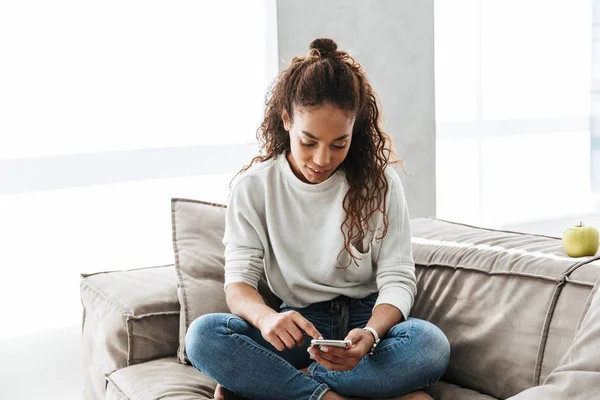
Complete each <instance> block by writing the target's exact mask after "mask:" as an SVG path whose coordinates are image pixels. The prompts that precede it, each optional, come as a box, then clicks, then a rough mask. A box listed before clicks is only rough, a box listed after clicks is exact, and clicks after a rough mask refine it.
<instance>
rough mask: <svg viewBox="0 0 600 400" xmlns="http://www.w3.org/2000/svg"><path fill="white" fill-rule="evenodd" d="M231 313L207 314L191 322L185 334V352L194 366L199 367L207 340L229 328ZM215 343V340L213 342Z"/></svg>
mask: <svg viewBox="0 0 600 400" xmlns="http://www.w3.org/2000/svg"><path fill="white" fill-rule="evenodd" d="M229 317H231V315H230V314H224V313H214V314H205V315H202V316H200V317H198V318H196V319H195V320H194V321H192V323H191V324H190V326H189V328H188V330H187V332H186V334H185V352H186V354H187V357H188V358H189V360H190V362H191V363H192V365H193V366H195V367H196V368H198V365H199V364H201V362H202V354H203V353H202V350H203V349H206V347H207V346H206V345H205V344H206V341H209V340H210V338H214V337H215V335H218V334H219V333H225V331H226V330H227V320H228V319H229ZM213 344H214V342H213Z"/></svg>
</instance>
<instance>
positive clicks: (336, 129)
mask: <svg viewBox="0 0 600 400" xmlns="http://www.w3.org/2000/svg"><path fill="white" fill-rule="evenodd" d="M354 119H355V116H354V113H353V112H351V111H346V110H342V109H340V108H338V107H335V106H332V105H329V104H325V105H321V106H313V107H296V108H295V109H294V123H297V124H298V125H300V129H301V130H305V131H308V132H310V133H311V134H312V135H313V136H316V137H318V138H321V137H323V138H324V139H325V138H328V137H329V136H333V137H339V136H342V135H350V134H352V127H353V125H354Z"/></svg>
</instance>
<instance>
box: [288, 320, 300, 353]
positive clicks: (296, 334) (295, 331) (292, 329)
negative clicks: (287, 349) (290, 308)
mask: <svg viewBox="0 0 600 400" xmlns="http://www.w3.org/2000/svg"><path fill="white" fill-rule="evenodd" d="M286 329H287V332H288V334H289V335H290V336H291V337H292V340H294V343H295V345H296V346H299V347H301V346H302V345H303V344H304V335H303V334H302V331H301V330H300V328H299V327H298V325H296V322H295V321H294V320H293V319H292V320H290V321H289V323H288V324H286Z"/></svg>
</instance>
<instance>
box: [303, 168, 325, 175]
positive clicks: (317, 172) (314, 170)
mask: <svg viewBox="0 0 600 400" xmlns="http://www.w3.org/2000/svg"><path fill="white" fill-rule="evenodd" d="M307 168H308V169H310V170H311V172H313V173H315V174H317V175H323V174H324V173H326V172H329V170H328V169H325V170H318V169H314V168H311V167H308V166H307Z"/></svg>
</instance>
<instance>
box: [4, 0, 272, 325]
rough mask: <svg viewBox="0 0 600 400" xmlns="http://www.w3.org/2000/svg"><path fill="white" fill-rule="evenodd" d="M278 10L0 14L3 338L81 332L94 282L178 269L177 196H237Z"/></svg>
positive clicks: (44, 8)
mask: <svg viewBox="0 0 600 400" xmlns="http://www.w3.org/2000/svg"><path fill="white" fill-rule="evenodd" d="M268 3H270V2H266V1H258V2H256V1H253V2H248V1H243V0H238V1H232V0H230V1H218V2H204V1H200V2H199V1H189V0H188V1H179V2H176V3H172V2H162V1H160V2H159V1H127V2H122V1H114V0H108V1H103V2H80V1H75V0H59V1H56V2H51V3H49V2H45V1H41V0H38V1H20V2H8V3H6V2H5V3H3V4H2V5H1V6H0V54H2V62H1V63H0V141H1V144H0V221H1V223H0V240H2V243H4V244H5V246H3V250H2V252H1V253H0V263H1V265H2V266H3V278H2V279H0V301H1V302H2V303H3V304H10V303H11V302H14V301H15V299H19V302H20V304H21V308H20V309H17V308H13V309H11V308H8V309H3V312H4V316H3V317H4V318H5V319H7V320H10V321H11V324H10V326H9V328H10V329H9V330H3V331H2V332H0V337H9V336H15V335H19V334H24V333H32V332H36V331H38V330H45V329H53V328H57V327H60V326H66V325H78V324H80V322H81V302H80V300H79V274H80V273H82V272H86V273H89V272H96V271H106V270H119V269H129V268H141V267H149V266H155V265H166V264H172V263H173V248H172V244H171V225H170V199H171V198H172V197H188V198H195V199H203V200H208V201H214V202H221V203H223V202H225V201H226V200H227V195H228V185H229V182H230V180H231V178H232V177H233V176H234V175H235V173H236V172H237V171H238V170H239V169H240V168H241V167H242V166H243V165H245V164H246V163H247V162H248V161H250V158H251V157H252V155H253V154H254V153H255V152H256V150H257V146H256V144H255V141H256V140H255V134H256V129H257V128H258V126H259V123H260V121H261V118H262V112H263V106H264V96H265V92H266V89H267V87H268V85H269V84H270V82H271V81H272V79H273V78H274V77H275V76H274V75H275V73H276V70H273V68H272V66H273V64H275V65H276V59H277V56H276V54H275V53H274V52H273V50H274V46H273V45H272V43H271V44H269V42H267V40H266V33H267V31H266V30H265V26H267V28H268V29H271V30H272V29H273V27H272V25H273V24H275V21H274V20H272V21H271V20H267V18H268V16H269V15H271V16H272V13H273V10H268V9H267V5H268ZM267 12H269V13H270V14H267ZM270 40H272V39H270ZM41 299H43V301H41ZM32 313H35V315H36V318H35V319H34V318H30V315H32ZM11 329H12V330H11ZM16 329H18V331H16Z"/></svg>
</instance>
